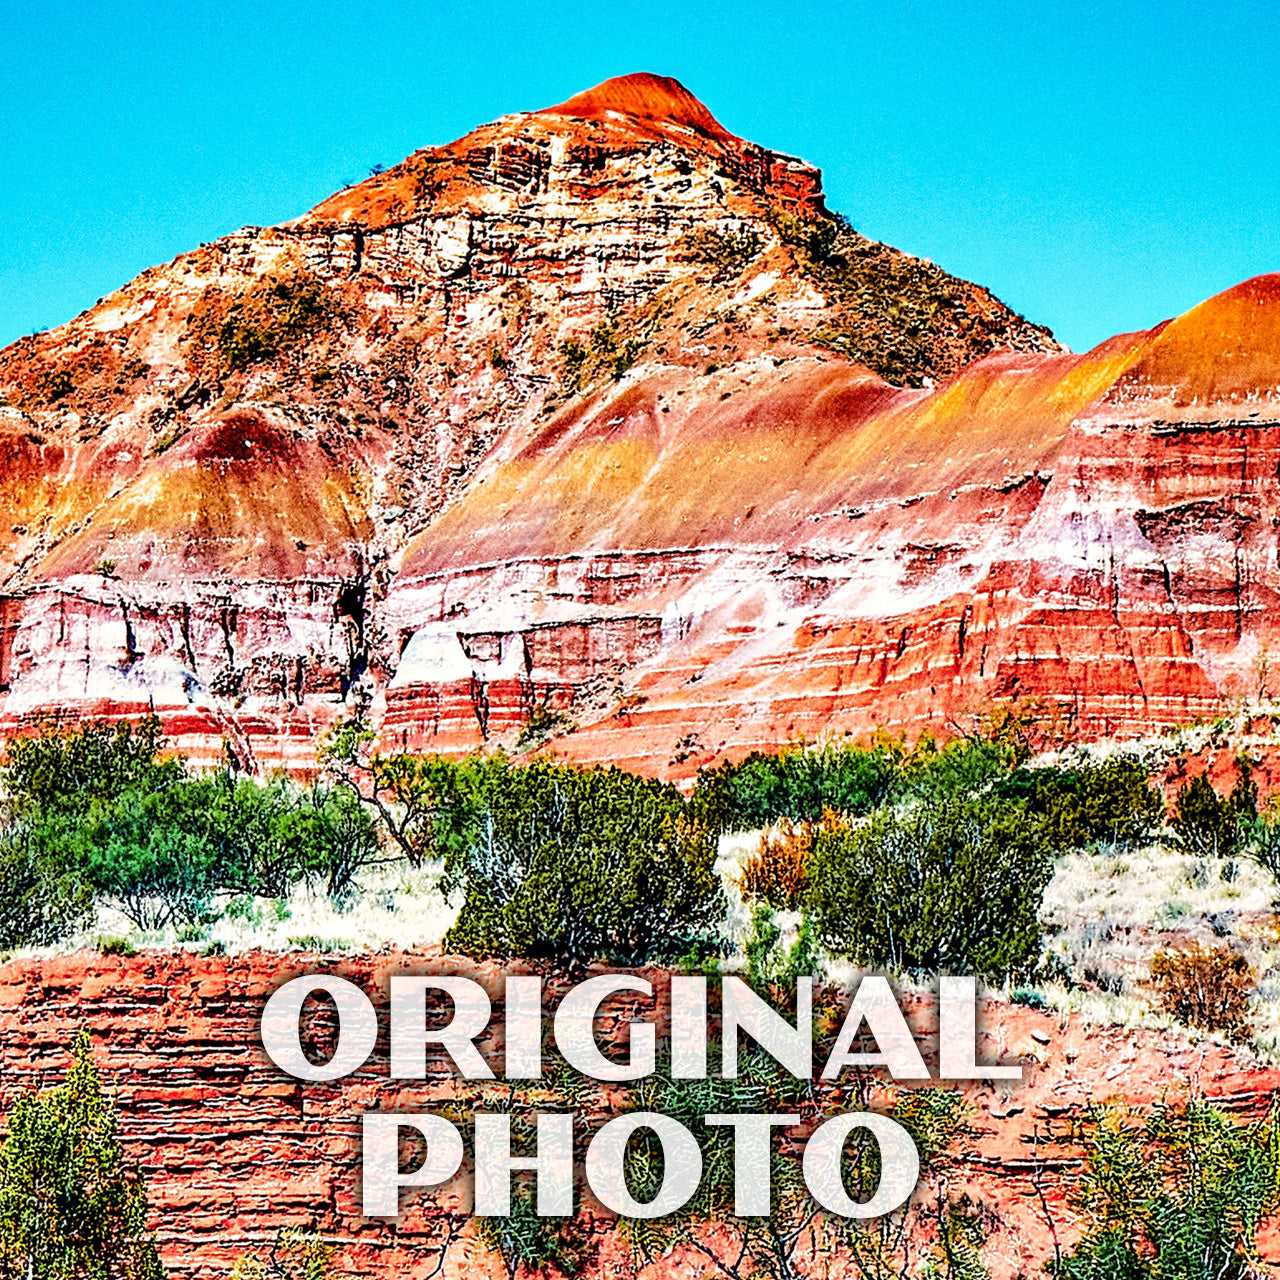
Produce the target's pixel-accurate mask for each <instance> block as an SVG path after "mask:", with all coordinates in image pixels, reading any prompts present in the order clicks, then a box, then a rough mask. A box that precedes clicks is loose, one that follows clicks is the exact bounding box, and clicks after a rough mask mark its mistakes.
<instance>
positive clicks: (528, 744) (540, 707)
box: [516, 702, 573, 751]
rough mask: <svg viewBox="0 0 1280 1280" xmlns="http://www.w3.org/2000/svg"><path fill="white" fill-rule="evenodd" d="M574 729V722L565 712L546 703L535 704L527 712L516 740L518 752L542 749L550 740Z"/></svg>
mask: <svg viewBox="0 0 1280 1280" xmlns="http://www.w3.org/2000/svg"><path fill="white" fill-rule="evenodd" d="M572 728H573V721H572V720H571V719H570V718H569V717H568V716H567V715H566V714H565V713H564V712H563V711H559V710H557V709H556V708H555V707H552V706H549V705H548V704H547V703H545V702H535V703H533V704H532V705H531V706H530V707H529V708H528V709H527V710H526V712H525V715H524V720H523V722H522V723H521V725H520V733H519V736H518V737H517V738H516V750H517V751H532V750H534V748H535V747H540V746H541V745H542V744H543V743H544V742H546V741H547V739H548V738H554V737H555V736H556V735H557V734H560V733H568V732H569V731H570V729H572Z"/></svg>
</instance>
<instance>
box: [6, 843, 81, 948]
mask: <svg viewBox="0 0 1280 1280" xmlns="http://www.w3.org/2000/svg"><path fill="white" fill-rule="evenodd" d="M92 914H93V894H92V891H91V889H90V887H89V885H88V883H87V882H86V880H85V878H84V877H83V876H82V875H81V874H80V873H79V871H78V869H77V868H76V867H75V866H74V865H72V864H71V863H70V862H69V861H68V860H67V859H66V858H65V857H63V856H61V855H60V853H59V851H58V850H57V848H56V847H54V848H51V847H50V845H49V842H47V841H44V840H42V839H41V838H40V835H39V833H32V832H29V831H11V832H8V833H6V834H4V835H3V836H0V951H7V950H9V949H11V948H14V947H41V946H47V945H48V944H49V943H52V942H57V941H58V939H59V938H65V937H66V936H67V935H68V934H69V933H73V932H74V931H75V930H76V929H77V928H80V927H81V926H83V925H85V924H87V923H88V921H89V918H90V916H91V915H92Z"/></svg>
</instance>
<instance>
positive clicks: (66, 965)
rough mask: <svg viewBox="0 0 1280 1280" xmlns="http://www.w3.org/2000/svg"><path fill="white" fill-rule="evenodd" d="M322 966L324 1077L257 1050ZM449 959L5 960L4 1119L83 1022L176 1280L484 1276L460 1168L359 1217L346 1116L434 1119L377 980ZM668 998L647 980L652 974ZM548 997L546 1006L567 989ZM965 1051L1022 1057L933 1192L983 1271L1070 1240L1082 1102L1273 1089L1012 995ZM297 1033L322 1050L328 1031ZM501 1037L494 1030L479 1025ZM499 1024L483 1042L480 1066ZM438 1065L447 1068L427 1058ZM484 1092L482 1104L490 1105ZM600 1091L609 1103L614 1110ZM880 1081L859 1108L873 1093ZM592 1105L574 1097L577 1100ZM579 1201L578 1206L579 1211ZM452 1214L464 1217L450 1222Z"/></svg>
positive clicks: (1169, 1046)
mask: <svg viewBox="0 0 1280 1280" xmlns="http://www.w3.org/2000/svg"><path fill="white" fill-rule="evenodd" d="M321 971H322V972H338V973H341V974H342V975H343V976H345V977H347V978H348V979H349V980H351V981H352V982H355V983H356V984H357V985H359V986H360V987H361V988H362V989H363V990H365V991H367V992H368V993H369V994H370V996H371V998H372V999H373V1000H374V1002H375V1004H376V1005H377V1006H378V1008H379V1011H380V1017H381V1020H382V1027H383V1030H382V1036H381V1038H380V1042H379V1045H378V1047H377V1049H375V1051H374V1055H373V1057H372V1058H371V1059H370V1060H369V1062H368V1063H367V1064H366V1066H365V1067H364V1068H362V1069H361V1070H360V1071H359V1072H357V1073H356V1074H355V1075H353V1076H351V1077H349V1078H348V1079H346V1080H344V1081H340V1082H338V1083H335V1084H317V1085H304V1084H302V1083H300V1082H299V1081H297V1080H294V1079H292V1078H291V1077H289V1076H286V1075H285V1074H284V1073H282V1072H281V1071H279V1070H278V1069H276V1068H275V1067H274V1066H272V1064H271V1063H270V1062H269V1061H268V1059H267V1058H266V1056H265V1054H264V1053H263V1051H262V1047H261V1039H260V1035H259V1025H258V1024H259V1019H260V1017H261V1012H262V1006H263V1004H264V1002H265V1000H266V998H267V996H268V995H269V994H270V992H271V991H273V990H274V989H275V988H276V987H277V986H278V985H279V984H280V983H282V982H284V981H286V980H287V979H288V978H291V977H294V976H296V975H297V974H298V973H301V972H321ZM466 971H467V970H466V969H465V966H463V965H462V964H461V963H460V962H458V961H457V960H456V959H455V960H449V959H443V960H442V959H441V958H440V957H438V956H437V957H434V958H429V957H426V956H423V955H384V956H380V957H367V958H362V959H348V960H343V961H341V962H340V963H335V962H334V958H333V957H328V958H327V959H326V958H325V957H318V958H312V959H311V960H308V958H307V957H303V956H298V955H292V956H289V957H287V958H286V957H280V956H269V955H262V954H249V955H245V956H240V957H235V958H219V957H200V956H194V955H184V954H181V953H178V954H164V953H148V954H144V955H139V956H136V957H132V958H125V957H112V956H101V955H88V954H78V955H73V956H66V957H60V958H51V959H45V960H30V959H28V960H17V961H12V962H10V963H9V964H6V965H2V966H0V1114H8V1112H9V1110H10V1109H11V1107H12V1105H13V1101H14V1098H15V1097H16V1096H17V1095H18V1094H19V1093H20V1092H21V1091H23V1090H25V1089H28V1088H35V1087H47V1086H50V1085H53V1084H55V1083H58V1082H59V1081H60V1079H61V1077H62V1074H63V1072H64V1071H65V1069H66V1065H67V1060H68V1055H67V1046H68V1045H69V1044H70V1043H71V1041H72V1039H73V1037H74V1035H75V1032H76V1030H77V1029H78V1028H79V1027H80V1026H82V1025H88V1026H90V1027H91V1028H92V1029H93V1032H94V1036H95V1046H94V1051H95V1058H96V1060H97V1063H98V1066H99V1068H100V1069H101V1071H102V1072H103V1075H104V1078H105V1079H107V1080H109V1081H110V1082H111V1085H112V1087H113V1089H114V1091H115V1093H116V1096H117V1098H118V1103H119V1108H120V1115H121V1125H120V1136H121V1139H122V1140H123V1142H124V1143H125V1145H126V1147H127V1149H128V1151H129V1154H130V1157H131V1158H132V1159H133V1160H135V1161H137V1162H138V1164H139V1165H140V1166H141V1169H142V1172H143V1175H144V1177H145V1179H146V1182H147V1189H148V1195H149V1198H150V1204H151V1222H152V1227H153V1229H154V1230H155V1232H156V1233H157V1236H158V1238H159V1243H160V1248H161V1254H162V1256H163V1258H164V1261H165V1264H166V1267H167V1270H168V1274H169V1276H170V1277H172V1280H195V1278H196V1277H209V1276H222V1275H225V1274H227V1273H228V1272H229V1271H230V1269H231V1266H232V1264H233V1263H234V1260H235V1259H236V1258H237V1257H238V1256H240V1255H241V1254H242V1253H244V1252H245V1251H246V1250H248V1249H251V1248H261V1247H262V1246H263V1245H266V1244H268V1243H269V1242H270V1240H271V1239H272V1238H273V1237H274V1236H275V1233H276V1231H277V1230H278V1229H279V1228H280V1227H282V1226H302V1227H308V1228H315V1229H318V1230H319V1231H320V1232H321V1233H322V1234H323V1235H324V1236H325V1237H326V1238H327V1239H329V1240H330V1241H332V1242H333V1243H334V1244H335V1245H336V1246H337V1250H338V1258H337V1262H338V1270H339V1272H340V1273H341V1274H343V1275H347V1276H351V1277H372V1276H392V1275H394V1276H422V1277H428V1276H435V1275H437V1274H443V1275H444V1276H446V1277H454V1276H464V1275H465V1276H494V1277H497V1276H500V1275H503V1274H505V1272H504V1270H503V1268H502V1264H501V1262H500V1261H499V1260H498V1259H497V1258H496V1257H495V1256H494V1255H492V1254H491V1253H488V1252H487V1251H485V1250H484V1249H483V1248H482V1247H481V1246H480V1244H479V1242H478V1241H477V1240H476V1239H475V1229H474V1225H473V1226H472V1227H471V1228H470V1229H468V1230H467V1231H466V1232H465V1233H464V1235H463V1237H462V1238H461V1239H459V1240H457V1241H456V1242H455V1243H454V1244H453V1245H451V1247H450V1249H449V1257H448V1259H447V1261H446V1264H445V1266H444V1268H443V1270H442V1271H441V1270H440V1268H439V1262H440V1259H439V1246H440V1244H441V1241H442V1227H443V1223H442V1218H441V1215H442V1213H443V1212H446V1211H450V1210H452V1211H453V1212H455V1213H457V1212H459V1211H461V1212H464V1213H465V1212H466V1211H467V1209H468V1208H469V1204H468V1202H467V1200H466V1198H465V1197H466V1195H467V1186H466V1180H465V1178H464V1179H461V1180H460V1181H459V1184H458V1186H456V1187H454V1188H451V1189H446V1191H445V1192H443V1193H442V1192H431V1191H425V1192H422V1193H417V1194H414V1193H406V1194H405V1196H404V1211H403V1213H402V1215H401V1218H400V1220H399V1221H398V1222H397V1223H394V1224H391V1223H386V1222H383V1221H381V1220H378V1219H370V1218H365V1217H362V1216H361V1212H360V1209H361V1202H360V1186H359V1181H358V1179H359V1166H360V1157H361V1152H360V1124H361V1120H360V1117H361V1115H362V1114H363V1113H364V1112H366V1111H377V1110H386V1111H400V1112H410V1113H412V1112H415V1111H440V1110H443V1111H445V1112H446V1113H448V1109H449V1101H448V1100H449V1099H450V1097H451V1096H455V1097H456V1095H454V1092H453V1089H454V1083H453V1081H452V1080H451V1079H450V1078H449V1077H447V1076H445V1075H444V1073H443V1072H442V1071H441V1072H437V1069H436V1068H437V1064H436V1063H435V1062H434V1061H433V1064H432V1077H431V1078H430V1079H428V1080H427V1081H425V1082H421V1083H418V1082H410V1081H396V1082H392V1081H390V1080H389V1079H388V1066H387V1054H386V1040H385V1037H386V1009H385V991H386V978H387V975H388V974H389V973H398V972H415V973H429V972H439V973H458V972H466ZM470 972H472V973H473V975H474V976H475V977H476V978H477V980H478V981H480V982H482V983H484V984H485V985H486V986H487V987H488V988H489V989H490V990H491V992H492V993H493V995H494V1018H493V1022H492V1023H491V1026H493V1027H494V1028H500V1027H501V1025H502V1023H501V1019H502V1009H501V994H502V981H501V975H500V974H499V973H498V971H497V969H496V967H495V966H480V967H478V968H476V969H474V970H472V971H470ZM649 976H650V977H651V978H653V980H654V983H655V988H656V990H657V991H658V993H659V997H660V998H661V995H662V981H663V977H662V975H661V974H650V975H649ZM558 985H559V988H560V989H559V990H554V989H553V990H552V991H551V992H549V994H548V1004H547V1007H548V1008H553V1007H554V1004H555V1001H556V1000H557V999H558V998H559V995H560V994H562V988H563V986H564V985H565V984H563V983H561V984H558ZM906 1007H907V1010H908V1015H909V1017H910V1018H911V1021H912V1025H913V1027H914V1028H915V1030H916V1033H917V1035H918V1036H919V1037H920V1039H921V1043H922V1045H924V1046H926V1047H925V1053H926V1056H927V1057H928V1056H929V1055H930V1054H931V1052H932V1051H931V1050H929V1049H928V1048H927V1044H928V1036H929V1034H930V1030H932V1035H933V1036H934V1038H935V1042H936V1035H937V1030H936V1021H937V1017H936V1010H934V1009H933V1008H932V1007H931V1005H930V1002H929V1001H928V1000H927V999H926V998H924V997H920V996H914V997H908V998H907V1001H906ZM632 1016H639V1017H648V1018H652V1016H653V1014H652V1012H651V1010H649V1009H646V1008H643V1007H636V1008H634V1009H633V1010H619V1011H618V1013H617V1014H616V1016H611V1017H606V1018H604V1019H602V1021H601V1024H600V1033H601V1034H602V1035H604V1036H606V1037H607V1036H609V1035H610V1034H613V1035H615V1036H616V1038H617V1039H618V1040H619V1041H620V1040H621V1036H622V1034H623V1028H624V1027H625V1026H626V1024H627V1022H628V1021H629V1019H630V1018H631V1017H632ZM980 1027H981V1028H982V1031H981V1036H980V1043H979V1052H980V1053H981V1054H982V1055H983V1057H982V1058H981V1059H980V1060H986V1058H987V1055H992V1056H993V1057H1000V1058H1003V1059H1005V1060H1013V1059H1020V1060H1022V1061H1023V1062H1024V1063H1025V1068H1024V1083H1023V1084H1022V1085H1015V1086H1009V1085H1007V1084H1000V1085H998V1086H991V1085H981V1084H975V1085H972V1086H969V1087H968V1088H967V1089H966V1094H967V1096H968V1098H969V1101H970V1102H971V1103H972V1104H973V1107H974V1111H973V1114H972V1116H971V1118H970V1120H969V1125H970V1129H969V1132H968V1133H967V1134H966V1135H965V1136H964V1137H963V1138H962V1139H961V1144H960V1147H959V1149H958V1150H957V1151H956V1155H957V1157H958V1159H957V1162H956V1165H955V1168H954V1170H953V1171H952V1172H950V1173H949V1174H948V1190H949V1192H950V1193H951V1194H953V1195H956V1196H959V1195H961V1194H969V1195H970V1196H972V1197H973V1198H974V1199H976V1200H977V1201H979V1202H980V1203H982V1204H984V1205H986V1206H988V1207H989V1208H990V1209H992V1210H993V1211H994V1218H993V1221H992V1235H991V1238H990V1240H989V1242H988V1244H987V1246H986V1248H985V1250H984V1259H985V1261H986V1263H987V1265H988V1266H989V1268H990V1270H991V1274H992V1275H993V1277H995V1280H1012V1278H1013V1277H1014V1276H1017V1275H1024V1276H1025V1275H1033V1274H1036V1273H1037V1272H1039V1271H1040V1270H1041V1269H1042V1267H1043V1264H1044V1263H1045V1262H1046V1261H1048V1260H1049V1259H1050V1258H1051V1257H1052V1252H1053V1239H1052V1237H1051V1235H1050V1227H1049V1225H1048V1222H1047V1220H1046V1218H1045V1216H1044V1211H1043V1209H1042V1208H1041V1197H1042V1196H1043V1198H1044V1204H1045V1205H1046V1206H1047V1208H1048V1210H1049V1212H1050V1213H1051V1215H1052V1218H1053V1220H1054V1223H1055V1227H1056V1231H1057V1233H1058V1242H1059V1243H1060V1244H1061V1245H1062V1246H1063V1247H1064V1248H1066V1247H1069V1246H1070V1245H1071V1243H1072V1242H1073V1240H1074V1236H1075V1232H1076V1230H1077V1228H1076V1227H1075V1226H1074V1225H1073V1224H1074V1223H1076V1222H1078V1215H1076V1214H1075V1213H1074V1212H1073V1211H1072V1210H1071V1209H1070V1208H1069V1206H1068V1204H1067V1197H1068V1194H1069V1192H1070V1190H1071V1188H1072V1185H1073V1182H1074V1178H1075V1176H1076V1174H1077V1172H1078V1170H1079V1167H1080V1156H1081V1153H1080V1149H1079V1146H1078V1145H1077V1141H1076V1139H1075V1138H1074V1137H1073V1136H1072V1131H1073V1125H1072V1122H1073V1121H1078V1120H1079V1119H1080V1118H1082V1117H1083V1116H1084V1115H1085V1114H1087V1110H1088V1105H1089V1103H1090V1102H1091V1101H1103V1100H1108V1099H1114V1098H1115V1097H1117V1096H1123V1097H1125V1098H1126V1099H1128V1101H1129V1102H1130V1103H1132V1104H1133V1105H1134V1106H1140V1107H1149V1106H1150V1105H1152V1104H1153V1103H1155V1102H1156V1101H1158V1100H1161V1099H1167V1098H1170V1097H1173V1098H1177V1097H1180V1096H1185V1093H1186V1092H1189V1091H1196V1092H1198V1093H1199V1094H1201V1095H1202V1096H1204V1097H1205V1098H1206V1099H1207V1100H1208V1101H1210V1102H1212V1103H1214V1104H1215V1105H1217V1106H1219V1107H1223V1108H1225V1109H1228V1110H1233V1111H1238V1112H1240V1113H1242V1114H1246V1115H1255V1116H1256V1115H1258V1114H1259V1113H1261V1112H1263V1111H1265V1109H1266V1107H1267V1105H1268V1102H1269V1099H1270V1097H1271V1094H1272V1093H1273V1091H1274V1090H1275V1089H1276V1088H1277V1087H1280V1072H1278V1071H1277V1070H1276V1069H1275V1068H1262V1067H1258V1066H1256V1065H1255V1066H1250V1065H1248V1064H1247V1063H1245V1062H1243V1061H1242V1060H1240V1059H1238V1058H1237V1057H1235V1056H1234V1055H1233V1053H1232V1052H1231V1050H1229V1049H1226V1048H1224V1047H1223V1046H1221V1045H1219V1044H1216V1043H1213V1042H1210V1041H1205V1042H1204V1043H1202V1044H1200V1045H1197V1046H1194V1047H1192V1046H1190V1045H1188V1044H1187V1043H1186V1042H1185V1041H1183V1040H1180V1039H1179V1038H1178V1037H1177V1036H1175V1035H1173V1034H1172V1033H1163V1032H1156V1031H1149V1030H1134V1029H1132V1028H1129V1029H1125V1028H1111V1029H1106V1030H1100V1029H1098V1028H1097V1027H1092V1028H1085V1027H1084V1026H1083V1025H1081V1024H1080V1023H1078V1022H1077V1021H1076V1020H1075V1019H1072V1020H1070V1021H1069V1022H1066V1023H1065V1025H1064V1023H1063V1022H1062V1021H1060V1019H1059V1017H1058V1016H1057V1015H1056V1014H1049V1013H1045V1012H1041V1011H1037V1010H1033V1009H1027V1008H1024V1007H1020V1006H1013V1005H1008V1004H1002V1003H997V1002H984V1004H983V1006H982V1010H981V1020H980ZM312 1030H313V1031H314V1039H313V1043H315V1044H318V1045H321V1046H327V1048H328V1050H329V1051H331V1049H332V1044H331V1043H330V1042H329V1041H326V1038H325V1033H324V1030H323V1024H322V1023H320V1022H316V1023H313V1024H312ZM495 1034H496V1033H495ZM495 1034H486V1035H485V1036H484V1037H482V1038H481V1040H480V1041H479V1048H480V1050H481V1052H482V1053H484V1054H485V1055H486V1057H488V1058H489V1060H490V1061H491V1062H492V1063H493V1065H494V1066H495V1068H498V1069H500V1067H501V1057H500V1055H499V1054H498V1052H497V1050H498V1049H499V1047H500V1046H499V1044H498V1043H497V1041H496V1039H495ZM440 1065H442V1064H440ZM506 1096H507V1090H506V1087H505V1086H502V1085H499V1086H496V1089H495V1093H494V1097H495V1100H497V1099H501V1100H502V1101H500V1102H498V1104H497V1105H499V1106H505V1105H506V1101H505V1099H506ZM616 1103H617V1100H616V1098H614V1099H613V1102H612V1103H611V1104H610V1105H613V1106H616ZM883 1103H884V1098H883V1097H882V1096H881V1092H880V1090H879V1089H878V1088H877V1090H876V1092H875V1094H874V1096H873V1105H874V1106H876V1107H879V1106H881V1105H883ZM594 1105H595V1104H594V1103H593V1104H590V1105H587V1104H584V1105H583V1106H582V1107H581V1108H580V1110H581V1111H582V1112H583V1114H589V1113H590V1112H591V1111H592V1110H593V1109H594ZM588 1212H590V1209H589V1206H588ZM459 1225H461V1224H459ZM612 1225H613V1223H612V1221H611V1220H609V1219H607V1218H599V1217H597V1219H596V1221H595V1222H594V1229H593V1231H592V1232H591V1238H592V1247H591V1248H590V1250H589V1251H588V1257H589V1259H590V1261H589V1262H588V1263H587V1265H586V1266H585V1268H584V1269H583V1270H582V1272H581V1274H583V1275H584V1276H587V1277H597V1276H599V1277H605V1276H617V1275H629V1274H632V1269H631V1267H630V1266H629V1248H628V1246H627V1244H626V1242H625V1241H622V1240H619V1239H618V1238H617V1237H616V1236H615V1235H613V1233H612V1231H611V1228H612ZM1259 1245H1260V1248H1261V1252H1262V1257H1263V1259H1264V1260H1265V1261H1267V1262H1270V1263H1273V1264H1274V1263H1275V1262H1277V1261H1280V1241H1277V1239H1276V1236H1275V1233H1274V1231H1270V1232H1268V1234H1267V1235H1266V1236H1265V1238H1263V1239H1261V1240H1260V1241H1259ZM697 1263H698V1259H697V1258H696V1257H695V1256H693V1255H691V1254H686V1253H685V1252H683V1251H680V1250H677V1251H676V1252H675V1253H673V1254H671V1255H669V1256H668V1257H666V1258H664V1259H662V1260H661V1261H660V1262H659V1263H658V1264H657V1265H656V1266H655V1267H654V1268H653V1269H652V1270H651V1271H650V1273H649V1274H651V1275H653V1276H654V1277H666V1276H670V1277H677V1276H686V1275H688V1274H689V1270H690V1266H691V1265H694V1264H697Z"/></svg>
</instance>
